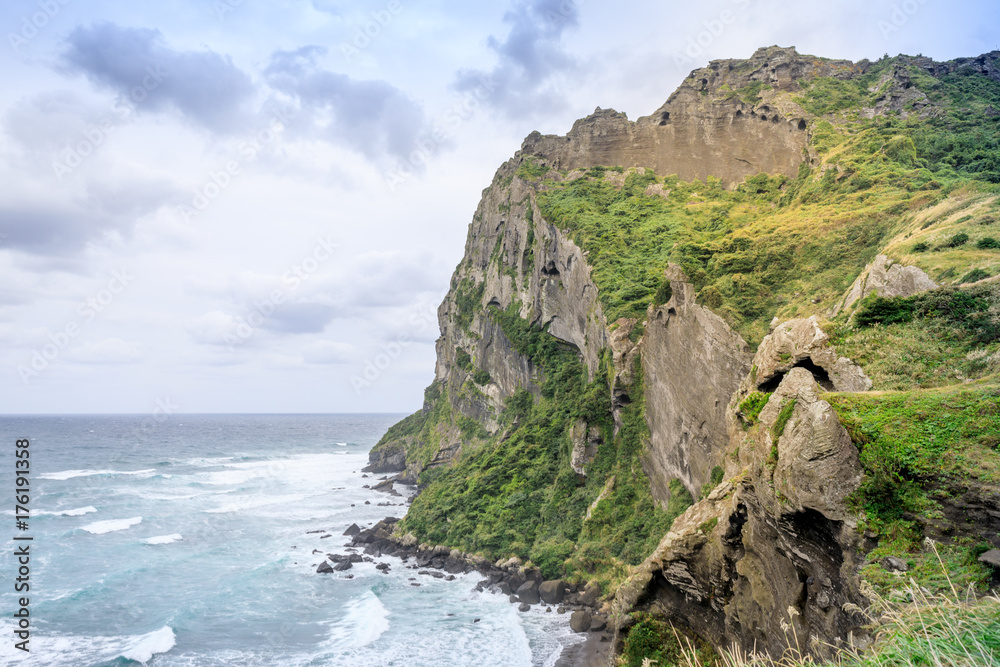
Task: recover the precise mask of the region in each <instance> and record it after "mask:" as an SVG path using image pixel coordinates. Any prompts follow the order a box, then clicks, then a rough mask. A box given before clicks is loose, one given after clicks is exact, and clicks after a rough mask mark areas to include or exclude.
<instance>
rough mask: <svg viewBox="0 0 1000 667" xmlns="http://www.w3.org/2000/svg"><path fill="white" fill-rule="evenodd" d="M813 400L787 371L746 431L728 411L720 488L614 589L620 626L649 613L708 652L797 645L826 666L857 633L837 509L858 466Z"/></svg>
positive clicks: (824, 406) (854, 569)
mask: <svg viewBox="0 0 1000 667" xmlns="http://www.w3.org/2000/svg"><path fill="white" fill-rule="evenodd" d="M820 391H821V389H820V387H819V386H818V385H817V384H816V381H815V379H814V378H813V376H812V374H811V373H809V372H808V371H807V370H805V369H803V368H794V369H792V370H791V371H790V372H788V373H787V375H786V376H785V377H784V378H783V379H782V381H781V384H780V385H779V386H778V388H777V389H776V390H775V392H774V393H773V394H772V396H771V398H770V400H769V402H768V404H767V406H766V407H765V408H764V409H763V410H762V412H761V413H760V417H759V422H758V424H757V425H756V426H755V427H754V428H753V429H751V430H750V431H749V432H747V431H745V430H744V427H743V425H742V424H741V422H740V421H739V420H738V418H737V417H736V416H735V409H734V405H730V407H729V418H728V425H729V429H730V432H731V434H732V439H731V441H730V472H731V474H730V476H729V478H728V479H727V480H726V481H725V482H723V483H722V484H721V485H719V486H718V487H716V488H715V489H714V490H713V491H712V492H711V493H710V494H709V496H708V497H707V498H706V499H705V500H702V501H701V502H699V503H697V504H696V505H694V506H693V507H691V508H690V509H689V510H688V511H687V512H686V513H685V514H683V515H682V516H681V517H679V518H678V519H677V520H676V521H675V522H674V524H673V526H672V528H671V530H670V532H669V533H668V534H667V535H666V537H664V538H663V540H662V541H661V542H660V545H659V546H658V547H657V549H656V551H655V552H654V553H653V554H652V555H651V556H650V557H649V558H648V559H647V560H646V561H645V562H644V563H643V564H642V565H641V566H640V567H639V568H638V571H637V572H636V574H634V575H633V576H632V578H630V580H629V581H627V582H626V584H625V585H623V586H622V588H621V589H619V592H618V595H617V597H616V599H615V602H614V609H615V611H616V612H618V618H624V617H625V615H626V614H627V613H630V612H631V611H633V610H636V609H653V608H655V609H656V611H657V612H659V613H662V614H664V615H666V616H667V618H668V619H670V620H671V621H672V622H674V623H675V624H678V625H680V626H682V627H685V628H688V629H691V630H694V631H696V632H697V633H698V634H699V635H701V636H702V637H705V638H706V639H708V641H710V642H711V643H713V644H714V645H716V646H726V645H730V644H732V643H736V644H737V645H738V646H740V647H741V648H742V649H744V650H747V651H749V650H757V651H761V650H764V651H767V652H768V653H770V654H771V655H781V654H782V653H783V651H784V650H785V649H786V648H787V647H788V646H796V644H798V646H799V648H800V649H801V650H802V651H803V652H804V653H809V654H814V655H818V656H827V655H830V653H831V651H832V649H833V648H834V647H840V646H843V645H845V644H846V643H847V642H848V638H849V637H855V638H857V637H860V636H862V635H863V634H864V631H863V628H862V626H863V625H864V624H865V623H866V622H868V618H867V616H866V615H865V613H864V612H863V608H864V607H866V606H867V600H866V599H865V598H864V597H863V596H862V594H861V592H860V580H859V577H858V570H859V567H860V562H859V556H858V554H859V549H858V547H859V538H860V535H859V533H858V531H857V529H856V525H855V523H854V520H853V518H852V516H851V514H850V512H848V511H847V509H846V504H845V501H846V498H847V496H848V495H849V494H850V493H851V492H852V491H854V490H855V489H856V488H857V486H858V484H859V483H860V480H861V465H860V463H859V461H858V454H857V450H856V448H855V447H854V445H853V443H852V442H851V439H850V437H849V436H848V435H847V433H846V431H845V430H844V428H843V427H842V426H841V425H840V422H839V420H838V419H837V416H836V413H835V412H834V411H833V408H832V407H831V406H830V404H829V403H827V402H826V401H824V400H822V399H821V398H820V397H819V394H820ZM791 401H794V404H793V407H792V410H791V414H790V416H788V415H783V414H782V408H784V407H785V406H787V405H789V403H790V402H791ZM781 419H785V420H786V421H785V423H784V424H783V425H782V424H781V421H780V420H781Z"/></svg>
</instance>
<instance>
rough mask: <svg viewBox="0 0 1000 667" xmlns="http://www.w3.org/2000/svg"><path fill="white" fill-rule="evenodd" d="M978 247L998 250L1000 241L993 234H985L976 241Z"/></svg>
mask: <svg viewBox="0 0 1000 667" xmlns="http://www.w3.org/2000/svg"><path fill="white" fill-rule="evenodd" d="M976 247H977V248H979V249H980V250H996V249H997V248H1000V241H997V240H996V239H995V238H993V237H992V236H984V237H983V238H981V239H979V240H978V241H976Z"/></svg>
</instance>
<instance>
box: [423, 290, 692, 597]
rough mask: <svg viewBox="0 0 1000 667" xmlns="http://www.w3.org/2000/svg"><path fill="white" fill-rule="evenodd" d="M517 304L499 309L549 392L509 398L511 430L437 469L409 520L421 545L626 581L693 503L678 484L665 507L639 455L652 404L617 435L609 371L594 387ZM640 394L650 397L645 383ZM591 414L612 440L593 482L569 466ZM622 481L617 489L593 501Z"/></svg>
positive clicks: (596, 464)
mask: <svg viewBox="0 0 1000 667" xmlns="http://www.w3.org/2000/svg"><path fill="white" fill-rule="evenodd" d="M518 311H519V305H518V304H516V303H515V304H512V305H511V307H510V308H509V309H507V310H505V311H501V310H499V309H496V308H493V309H490V310H489V316H490V317H492V318H493V319H494V320H495V321H497V322H498V323H499V324H500V326H501V328H502V330H503V332H504V334H505V335H506V337H507V338H508V339H509V340H510V343H511V345H512V346H513V347H514V349H515V350H517V351H518V352H519V353H521V354H524V355H525V356H527V357H528V358H530V359H531V360H532V361H533V362H534V363H535V364H538V365H539V366H540V367H541V368H542V369H543V370H544V373H545V379H544V382H542V384H541V386H540V387H539V389H538V393H539V395H538V396H537V397H534V398H533V396H532V394H531V393H529V392H527V391H522V392H519V393H518V394H516V395H514V396H513V397H511V398H510V399H508V401H507V404H506V406H505V409H504V411H503V414H502V415H501V420H502V422H503V423H504V424H505V429H504V431H503V432H502V434H503V435H502V437H494V438H492V439H490V440H489V441H488V442H487V443H485V444H484V445H483V446H481V447H478V448H476V449H475V450H473V451H471V452H469V453H467V454H465V455H464V456H463V457H462V458H461V459H460V460H459V461H458V462H457V463H456V464H455V465H454V466H453V467H450V468H447V469H440V470H438V471H435V475H434V477H433V480H432V483H430V484H429V485H428V486H427V487H426V488H425V489H424V490H423V492H422V493H421V494H420V495H419V496H418V497H417V498H416V500H414V502H413V505H412V506H411V508H410V510H409V512H408V514H407V516H406V518H405V520H404V527H405V529H406V530H412V531H413V532H414V533H415V534H416V535H417V536H418V537H419V539H420V540H421V541H425V542H429V543H434V544H449V545H452V546H456V547H459V548H461V549H464V550H466V551H470V552H477V553H481V554H483V555H485V556H487V557H489V558H494V559H495V558H499V557H501V556H509V555H517V556H520V557H521V558H522V559H525V560H531V561H532V562H533V563H534V564H535V565H537V566H538V567H539V568H541V570H542V572H543V574H544V575H545V576H546V577H555V576H567V577H571V578H572V577H574V576H576V577H577V578H586V579H594V578H596V579H597V580H604V581H605V582H611V581H613V580H617V579H620V578H621V577H622V576H623V575H624V569H623V567H624V566H625V565H634V564H637V563H639V562H640V561H642V559H643V558H645V557H646V555H648V554H649V553H650V552H651V551H652V550H653V548H654V547H655V546H656V544H657V543H658V542H659V540H660V538H661V537H662V536H663V535H664V534H665V533H666V531H667V530H668V529H669V527H670V524H671V523H672V522H673V519H674V518H675V517H676V516H677V515H679V514H680V513H681V512H683V511H684V510H685V509H686V508H687V507H688V506H690V505H691V503H692V499H691V497H690V495H689V494H687V493H686V492H685V491H684V489H683V486H682V485H680V483H679V482H675V484H672V485H671V490H672V493H671V500H670V506H669V508H668V509H667V510H662V509H660V508H658V507H657V506H656V505H655V503H654V502H653V498H652V495H651V493H650V485H649V480H648V479H647V478H646V475H645V473H644V472H643V469H642V464H641V461H640V454H641V452H642V449H643V447H644V446H645V442H646V441H647V439H648V437H649V436H648V429H647V426H646V422H645V418H644V415H643V403H642V401H641V399H640V400H636V401H634V402H633V403H632V404H631V405H630V406H628V408H626V410H625V411H624V414H623V426H622V429H621V431H620V432H619V434H618V436H617V437H615V436H613V435H612V423H611V402H610V392H609V387H608V384H607V381H608V380H607V378H608V369H607V366H606V365H602V368H601V371H600V373H598V375H597V377H596V378H595V380H594V381H593V382H588V379H587V371H586V369H585V368H584V366H583V364H582V363H581V362H580V360H579V358H578V356H577V352H576V350H575V348H573V347H572V346H569V345H566V344H565V343H561V342H560V341H558V340H557V339H555V338H554V337H552V336H551V335H549V334H548V333H546V332H545V331H543V330H542V329H540V328H538V327H537V326H535V325H532V324H531V323H529V322H528V321H526V320H524V319H522V318H521V317H519V316H518ZM636 370H637V373H639V375H641V370H640V369H638V368H637V369H636ZM638 382H639V383H641V379H640V380H639V381H638ZM631 393H632V395H633V396H637V397H641V396H642V388H641V385H639V386H637V387H633V388H632V391H631ZM580 419H582V420H584V421H585V422H586V423H587V424H588V425H590V426H597V427H598V428H600V430H601V432H602V434H603V438H604V441H603V443H602V444H601V445H600V446H599V448H598V452H597V456H596V458H595V459H594V461H593V462H592V463H591V464H590V465H588V466H587V476H586V477H580V476H579V475H577V474H576V473H575V472H574V471H573V470H572V468H571V467H570V454H571V443H570V439H569V431H570V428H571V427H572V425H573V424H574V423H575V422H576V421H577V420H580ZM515 424H516V427H515V426H514V425H515ZM612 477H613V478H614V481H613V483H610V490H609V492H608V493H607V494H606V496H605V497H604V498H603V499H602V500H601V501H600V502H598V503H596V505H594V501H595V499H597V497H598V495H599V494H600V493H601V491H602V490H603V489H604V488H605V486H606V484H608V483H609V480H610V479H611V478H612ZM588 510H590V518H589V519H588V518H586V517H587V514H588Z"/></svg>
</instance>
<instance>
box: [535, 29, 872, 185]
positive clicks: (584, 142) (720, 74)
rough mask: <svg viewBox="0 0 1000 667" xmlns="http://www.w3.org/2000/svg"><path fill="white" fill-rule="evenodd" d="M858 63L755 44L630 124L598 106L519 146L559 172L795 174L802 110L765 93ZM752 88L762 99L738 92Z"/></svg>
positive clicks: (802, 142) (733, 178)
mask: <svg viewBox="0 0 1000 667" xmlns="http://www.w3.org/2000/svg"><path fill="white" fill-rule="evenodd" d="M859 68H860V66H859V65H855V64H854V63H851V62H849V61H833V60H820V59H817V58H811V57H806V56H801V55H799V54H798V53H797V52H796V51H795V49H794V48H787V49H783V48H779V47H770V48H766V49H759V50H758V51H757V52H756V53H754V55H753V56H752V57H751V58H750V59H749V60H716V61H713V62H711V63H710V64H709V65H708V67H703V68H701V69H697V70H694V71H693V72H691V74H690V75H688V77H687V78H686V79H685V80H684V82H683V83H682V84H681V85H680V87H679V88H678V89H677V91H676V92H675V93H674V94H673V95H671V96H670V98H669V99H668V100H667V102H666V103H665V104H664V105H663V106H662V107H660V108H659V109H657V110H656V112H655V113H653V114H652V115H651V116H644V117H642V118H639V119H638V120H637V121H635V122H631V121H629V120H628V119H627V118H626V117H625V116H624V114H621V113H618V112H615V111H613V110H611V109H597V110H596V111H595V112H594V113H593V114H592V115H590V116H588V117H586V118H583V119H581V120H579V121H577V122H576V123H575V124H574V125H573V129H572V130H570V132H569V133H568V134H567V135H566V136H565V137H556V136H551V135H546V136H543V135H541V134H539V133H537V132H535V133H533V134H531V135H530V136H529V137H528V138H527V139H526V140H525V142H524V145H523V146H522V148H521V150H522V152H523V153H525V154H537V155H541V156H544V157H545V158H546V159H548V160H549V163H550V165H551V166H553V167H556V168H559V169H577V168H587V167H592V166H594V165H621V166H624V167H649V168H651V169H653V170H654V171H655V172H656V173H657V174H660V175H665V174H677V175H678V176H679V177H680V178H681V179H683V180H692V179H696V178H698V179H705V178H707V177H708V176H714V177H716V178H719V179H721V180H722V181H723V182H724V183H727V184H730V183H738V182H739V181H741V180H742V179H743V178H745V177H746V176H749V175H752V174H757V173H760V172H765V173H769V174H776V173H777V174H785V175H787V176H795V174H796V172H797V171H798V168H799V164H801V162H802V160H803V155H804V153H805V152H806V148H807V144H808V134H807V132H806V123H805V121H804V119H803V116H804V112H803V111H802V110H801V109H800V108H798V107H797V105H794V104H789V103H788V102H787V101H786V102H781V103H779V102H777V101H776V100H774V99H773V95H769V94H768V93H770V92H773V91H787V90H797V88H798V83H797V82H798V81H799V80H800V79H803V78H811V77H815V76H837V77H845V76H848V75H850V74H851V73H857V72H859V71H860V69H859ZM755 88H756V89H757V91H758V92H759V93H760V95H759V97H756V98H755V97H753V95H750V94H749V93H747V94H744V95H741V94H740V91H750V90H753V89H755ZM762 89H763V92H761V91H762Z"/></svg>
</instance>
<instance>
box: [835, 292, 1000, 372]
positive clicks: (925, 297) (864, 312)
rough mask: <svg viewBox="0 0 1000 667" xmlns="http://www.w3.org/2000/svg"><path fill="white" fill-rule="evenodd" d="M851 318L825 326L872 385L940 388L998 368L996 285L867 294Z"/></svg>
mask: <svg viewBox="0 0 1000 667" xmlns="http://www.w3.org/2000/svg"><path fill="white" fill-rule="evenodd" d="M854 320H855V323H854V324H853V325H852V324H850V323H846V322H841V323H834V324H828V325H827V326H826V327H825V328H826V330H827V331H828V332H829V333H830V340H831V342H832V343H833V344H834V346H835V347H836V348H837V351H838V352H840V353H841V354H844V355H846V356H848V357H850V358H851V359H853V360H854V361H856V362H857V363H859V364H861V366H862V367H863V368H864V369H865V372H866V373H867V374H868V376H869V377H870V378H871V379H872V382H873V383H874V385H875V388H876V389H896V390H900V389H912V388H915V387H924V388H927V387H940V386H945V385H949V384H953V383H955V382H956V381H962V380H974V379H978V378H982V377H986V376H988V375H990V374H993V373H996V372H998V371H1000V283H996V282H989V283H979V284H976V285H970V286H968V287H963V288H957V287H944V288H940V289H937V290H932V291H930V292H925V293H923V294H919V295H916V296H913V297H908V298H900V297H895V298H889V299H885V298H881V297H879V296H877V295H871V296H869V297H866V298H865V299H864V300H863V301H862V302H861V303H860V305H859V306H858V309H857V311H856V312H855V316H854Z"/></svg>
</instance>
